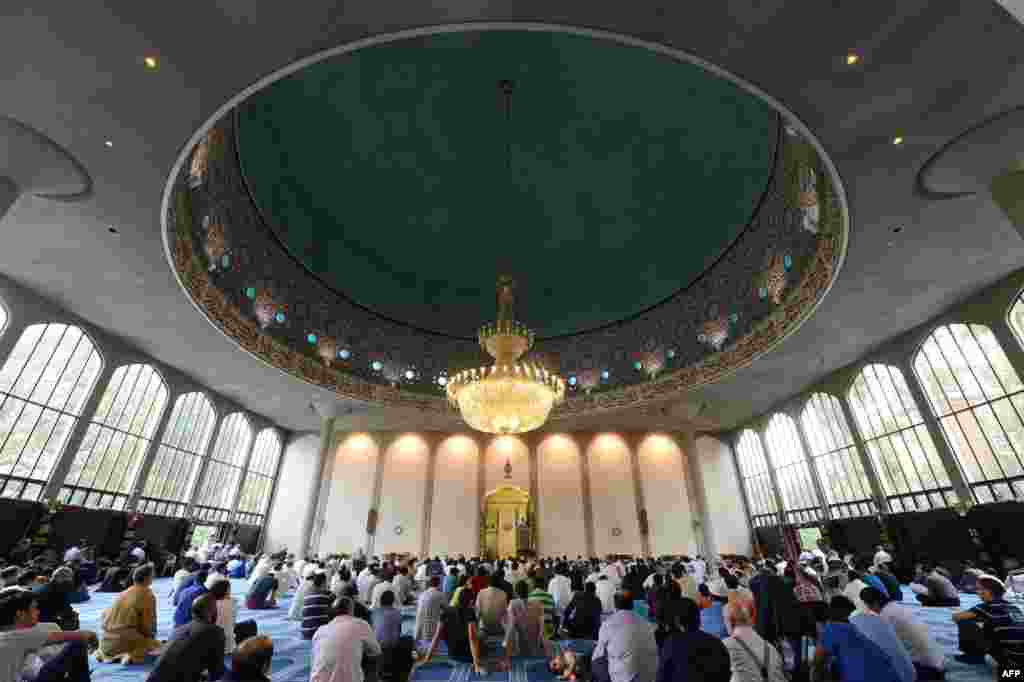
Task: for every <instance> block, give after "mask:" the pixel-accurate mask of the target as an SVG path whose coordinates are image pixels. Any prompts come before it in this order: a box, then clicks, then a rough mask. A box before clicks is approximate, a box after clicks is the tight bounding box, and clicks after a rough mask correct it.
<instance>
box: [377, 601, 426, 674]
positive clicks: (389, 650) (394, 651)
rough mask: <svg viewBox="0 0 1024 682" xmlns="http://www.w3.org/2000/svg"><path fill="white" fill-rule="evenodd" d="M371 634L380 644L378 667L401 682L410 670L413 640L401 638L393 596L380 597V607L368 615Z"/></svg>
mask: <svg viewBox="0 0 1024 682" xmlns="http://www.w3.org/2000/svg"><path fill="white" fill-rule="evenodd" d="M370 620H371V621H372V623H373V632H374V634H375V635H376V637H377V641H378V642H379V643H380V647H381V656H380V667H381V671H382V672H390V676H391V677H392V678H393V679H397V680H403V679H405V676H406V674H408V672H409V670H411V669H412V654H413V649H414V648H415V647H414V646H413V639H412V637H403V636H402V612H401V611H400V610H399V609H398V608H396V607H395V595H394V593H393V592H391V591H387V592H385V593H384V594H382V595H381V597H380V606H379V607H377V608H375V609H374V610H373V611H372V612H371V614H370Z"/></svg>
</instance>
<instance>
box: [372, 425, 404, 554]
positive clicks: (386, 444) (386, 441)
mask: <svg viewBox="0 0 1024 682" xmlns="http://www.w3.org/2000/svg"><path fill="white" fill-rule="evenodd" d="M401 435H402V434H400V433H378V434H375V437H374V440H375V441H376V443H377V468H376V470H375V471H374V473H373V490H372V491H371V492H370V512H369V513H370V514H372V515H373V516H374V526H373V532H370V528H369V523H367V529H366V556H367V557H372V556H373V552H374V548H375V545H376V540H377V525H378V524H379V523H380V496H381V491H383V489H384V464H385V458H386V457H387V456H388V448H390V447H391V444H392V443H394V442H395V441H396V440H398V437H399V436H401ZM367 521H369V519H367Z"/></svg>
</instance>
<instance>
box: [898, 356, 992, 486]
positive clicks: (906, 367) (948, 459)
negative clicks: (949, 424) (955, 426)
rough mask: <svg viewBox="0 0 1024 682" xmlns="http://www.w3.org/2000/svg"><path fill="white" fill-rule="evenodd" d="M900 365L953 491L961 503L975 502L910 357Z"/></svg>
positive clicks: (904, 359) (902, 360)
mask: <svg viewBox="0 0 1024 682" xmlns="http://www.w3.org/2000/svg"><path fill="white" fill-rule="evenodd" d="M899 367H900V369H901V370H902V371H903V376H904V377H905V378H906V380H907V388H909V389H910V395H911V397H912V398H913V399H914V402H916V403H917V405H916V407H917V410H918V412H919V413H920V414H921V419H923V420H924V424H925V426H926V427H927V428H928V433H929V434H930V435H931V437H932V442H934V443H935V451H936V452H937V453H938V455H939V459H940V460H941V461H942V466H943V468H944V469H945V470H946V475H947V476H948V477H949V482H950V484H952V486H953V491H954V492H955V493H956V496H957V498H959V500H960V503H961V504H967V505H972V504H974V493H973V492H972V491H971V488H970V486H968V485H967V480H966V479H965V478H964V473H963V471H962V470H961V469H960V464H959V462H957V460H956V455H955V454H953V448H951V447H950V446H949V441H948V440H947V439H946V433H945V431H943V430H942V425H941V424H939V421H938V420H937V419H936V418H935V414H934V413H933V412H932V410H931V407H930V405H931V403H929V402H928V396H926V395H925V394H924V389H923V388H921V382H920V380H919V379H918V378H917V372H915V371H914V367H913V363H912V362H911V360H910V358H903V359H901V361H900V364H899Z"/></svg>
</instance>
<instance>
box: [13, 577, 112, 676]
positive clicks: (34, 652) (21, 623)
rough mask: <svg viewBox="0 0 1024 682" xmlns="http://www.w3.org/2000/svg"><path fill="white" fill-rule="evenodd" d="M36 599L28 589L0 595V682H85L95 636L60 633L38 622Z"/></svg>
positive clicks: (81, 632)
mask: <svg viewBox="0 0 1024 682" xmlns="http://www.w3.org/2000/svg"><path fill="white" fill-rule="evenodd" d="M38 616H39V612H38V610H37V609H36V596H35V594H34V593H32V592H30V591H28V590H22V589H18V588H6V589H5V590H3V592H0V680H4V682H8V681H11V682H17V681H19V680H20V681H21V682H89V679H90V676H89V649H90V648H92V647H94V646H95V645H96V633H94V632H90V631H88V630H77V631H72V632H64V631H62V630H61V629H60V628H59V627H58V626H57V625H56V624H55V623H40V622H39V618H38Z"/></svg>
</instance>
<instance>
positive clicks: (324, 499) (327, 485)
mask: <svg viewBox="0 0 1024 682" xmlns="http://www.w3.org/2000/svg"><path fill="white" fill-rule="evenodd" d="M334 426H335V431H334V434H333V436H331V444H330V446H328V448H327V462H326V465H325V467H324V472H323V475H322V476H321V477H320V492H319V494H318V495H317V498H316V507H317V509H316V516H315V517H314V519H313V530H312V535H311V538H310V544H309V551H310V553H311V554H316V553H318V552H319V551H320V541H321V540H323V535H324V528H325V527H326V526H327V505H328V504H329V503H330V501H331V490H333V489H334V467H335V464H336V463H337V461H338V444H339V443H340V442H341V435H342V434H341V433H340V432H339V431H338V430H337V426H338V423H337V421H335V423H334Z"/></svg>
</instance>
